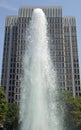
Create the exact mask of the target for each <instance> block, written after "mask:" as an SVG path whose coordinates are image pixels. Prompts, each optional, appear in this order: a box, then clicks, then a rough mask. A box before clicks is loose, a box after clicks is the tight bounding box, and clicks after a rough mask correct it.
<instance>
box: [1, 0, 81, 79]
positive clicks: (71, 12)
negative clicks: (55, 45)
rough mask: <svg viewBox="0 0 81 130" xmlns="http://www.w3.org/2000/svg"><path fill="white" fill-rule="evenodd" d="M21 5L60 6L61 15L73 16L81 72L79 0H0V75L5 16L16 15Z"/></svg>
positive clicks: (80, 16) (80, 5)
mask: <svg viewBox="0 0 81 130" xmlns="http://www.w3.org/2000/svg"><path fill="white" fill-rule="evenodd" d="M21 6H61V7H62V11H63V16H75V17H76V26H77V41H78V54H79V64H80V74H81V13H80V12H81V0H0V77H1V68H2V57H3V45H4V29H5V19H6V16H8V15H9V16H12V15H18V9H19V7H21Z"/></svg>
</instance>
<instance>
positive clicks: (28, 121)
mask: <svg viewBox="0 0 81 130" xmlns="http://www.w3.org/2000/svg"><path fill="white" fill-rule="evenodd" d="M48 41H49V40H48V32H47V20H46V17H45V14H44V12H43V11H42V9H39V8H37V9H34V11H33V15H32V19H31V22H30V25H29V31H27V35H26V48H25V55H24V58H23V70H24V75H23V79H22V82H21V100H20V121H21V122H22V124H21V130H63V121H62V116H61V113H60V115H59V110H58V109H59V108H58V101H57V99H58V98H57V97H58V91H57V84H56V73H55V70H54V66H53V65H52V62H51V58H50V52H49V47H48Z"/></svg>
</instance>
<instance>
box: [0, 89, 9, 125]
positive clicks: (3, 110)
mask: <svg viewBox="0 0 81 130" xmlns="http://www.w3.org/2000/svg"><path fill="white" fill-rule="evenodd" d="M7 110H8V106H7V100H6V97H5V93H4V91H3V89H2V88H1V87H0V122H2V123H4V121H5V119H6V114H7Z"/></svg>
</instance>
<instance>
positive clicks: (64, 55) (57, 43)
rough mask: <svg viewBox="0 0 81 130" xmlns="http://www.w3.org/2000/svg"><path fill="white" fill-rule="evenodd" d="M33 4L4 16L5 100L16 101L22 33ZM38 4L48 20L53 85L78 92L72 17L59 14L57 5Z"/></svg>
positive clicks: (22, 47)
mask: <svg viewBox="0 0 81 130" xmlns="http://www.w3.org/2000/svg"><path fill="white" fill-rule="evenodd" d="M34 8H35V7H21V8H20V9H19V13H18V16H17V17H15V16H8V17H7V18H6V23H5V38H4V51H3V64H2V77H1V85H2V87H3V88H4V91H5V93H6V97H7V99H8V102H9V103H12V102H16V103H18V102H19V98H20V83H21V73H22V55H23V53H24V50H25V34H26V29H27V28H28V26H29V22H30V20H31V16H32V11H33V10H34ZM40 8H42V9H43V11H44V12H45V15H46V17H47V21H48V36H49V38H50V40H49V47H50V54H51V59H52V62H53V64H54V68H55V69H56V72H57V77H58V79H57V81H58V85H57V86H58V87H59V88H60V89H61V90H69V91H71V93H72V94H73V96H81V90H80V74H79V61H78V50H77V32H76V20H75V17H63V16H62V8H61V7H40Z"/></svg>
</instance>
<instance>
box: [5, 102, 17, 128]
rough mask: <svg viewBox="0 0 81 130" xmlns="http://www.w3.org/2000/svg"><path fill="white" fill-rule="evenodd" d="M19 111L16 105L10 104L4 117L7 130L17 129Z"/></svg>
mask: <svg viewBox="0 0 81 130" xmlns="http://www.w3.org/2000/svg"><path fill="white" fill-rule="evenodd" d="M18 118H19V109H18V106H17V105H16V104H14V103H13V104H10V105H9V106H8V112H7V116H6V126H7V129H8V130H11V129H17V128H18Z"/></svg>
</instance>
